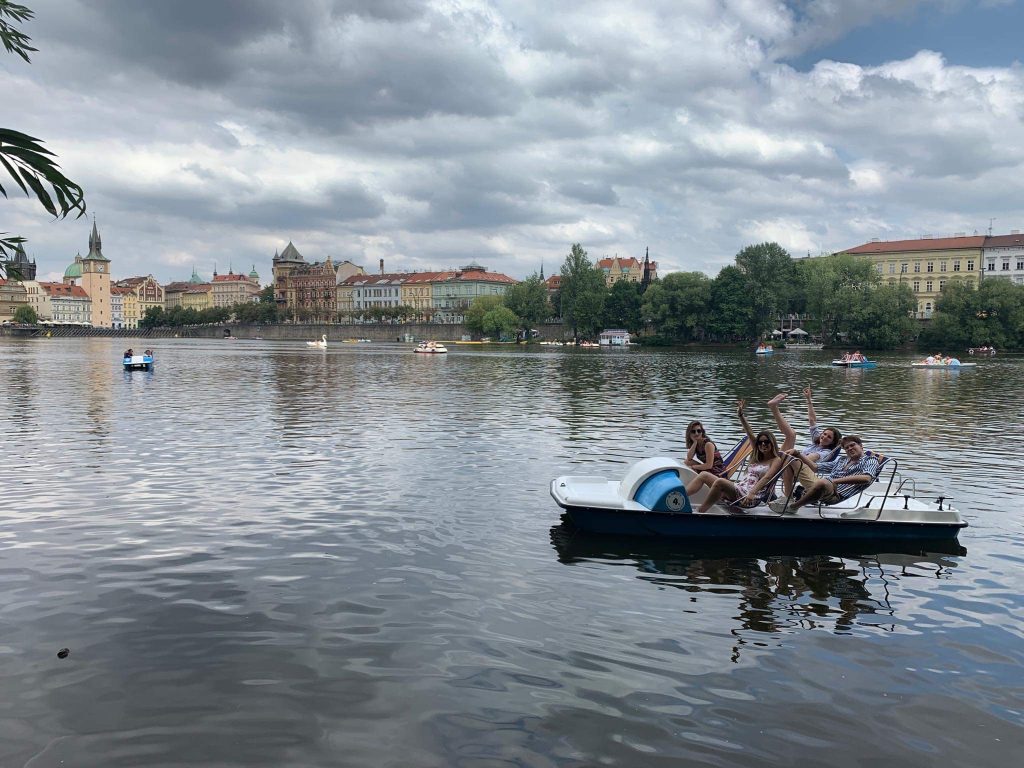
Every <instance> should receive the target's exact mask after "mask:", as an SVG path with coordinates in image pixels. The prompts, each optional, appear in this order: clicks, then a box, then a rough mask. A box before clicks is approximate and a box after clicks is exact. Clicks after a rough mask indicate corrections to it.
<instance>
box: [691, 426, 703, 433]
mask: <svg viewBox="0 0 1024 768" xmlns="http://www.w3.org/2000/svg"><path fill="white" fill-rule="evenodd" d="M690 434H691V435H703V434H704V430H703V429H701V428H700V427H694V428H693V429H691V430H690Z"/></svg>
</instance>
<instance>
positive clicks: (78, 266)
mask: <svg viewBox="0 0 1024 768" xmlns="http://www.w3.org/2000/svg"><path fill="white" fill-rule="evenodd" d="M81 276H82V262H80V261H75V262H72V264H71V266H70V267H68V268H67V269H65V270H64V277H72V278H79V277H81Z"/></svg>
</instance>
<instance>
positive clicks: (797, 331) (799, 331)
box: [789, 328, 807, 336]
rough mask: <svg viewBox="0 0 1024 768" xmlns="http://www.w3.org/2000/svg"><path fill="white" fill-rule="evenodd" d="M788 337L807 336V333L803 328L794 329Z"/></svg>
mask: <svg viewBox="0 0 1024 768" xmlns="http://www.w3.org/2000/svg"><path fill="white" fill-rule="evenodd" d="M789 335H790V336H806V335H807V331H805V330H804V329H803V328H794V329H793V330H792V331H790V332H789Z"/></svg>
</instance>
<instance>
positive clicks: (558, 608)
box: [0, 339, 1024, 768]
mask: <svg viewBox="0 0 1024 768" xmlns="http://www.w3.org/2000/svg"><path fill="white" fill-rule="evenodd" d="M136 341H138V344H137V345H136V346H137V347H140V346H141V345H142V344H143V343H144V342H143V341H142V340H136ZM123 344H124V341H123V340H122V341H118V340H109V339H66V340H64V339H61V340H58V339H49V340H47V339H26V340H17V339H0V407H2V409H3V412H4V414H5V420H4V423H5V429H4V430H3V431H4V435H3V441H2V443H0V444H2V446H3V463H4V476H3V479H2V481H0V569H2V577H3V584H4V589H3V591H2V592H0V632H2V636H0V670H2V677H0V765H3V766H20V765H26V766H33V767H35V768H38V767H39V766H57V765H74V766H105V767H107V768H109V767H110V766H140V765H146V766H186V765H187V766H257V765H267V766H480V767H481V768H490V767H492V766H543V767H548V766H595V765H608V766H661V765H665V766H669V765H671V766H679V765H709V766H712V765H713V766H763V765H792V764H795V763H796V761H797V760H799V761H800V764H802V765H822V764H829V765H832V766H861V765H866V764H877V765H898V766H934V765H953V766H961V765H962V766H999V768H1004V767H1005V766H1007V765H1010V764H1013V763H1014V762H1016V761H1017V760H1018V759H1019V756H1020V753H1021V748H1022V746H1024V726H1022V723H1024V714H1022V710H1024V642H1022V640H1024V628H1022V623H1021V622H1022V615H1024V612H1022V607H1024V600H1022V597H1021V594H1022V592H1024V577H1022V567H1021V566H1022V564H1024V550H1022V548H1021V545H1020V542H1021V540H1022V535H1024V524H1022V521H1021V504H1020V501H1019V498H1020V496H1019V494H1020V492H1021V480H1020V477H1021V475H1020V472H1019V467H1018V466H1017V465H1018V464H1019V452H1020V451H1019V449H1018V448H1017V447H1016V446H1017V444H1018V441H1019V439H1020V435H1021V432H1022V429H1024V408H1022V401H1021V394H1020V391H1021V390H1020V384H1021V381H1024V358H1022V357H1013V356H1000V357H996V358H994V359H983V360H979V361H978V362H979V365H978V367H977V369H975V370H972V371H962V372H960V373H949V372H945V371H922V370H912V369H910V368H909V367H908V363H909V362H910V358H909V357H907V356H898V355H889V356H881V357H880V366H879V367H878V368H877V369H875V370H844V369H835V368H832V367H830V366H829V365H828V360H829V354H828V353H827V352H822V353H817V352H779V353H777V354H775V355H774V356H772V357H771V358H770V359H763V360H762V359H756V358H755V357H754V356H753V355H752V354H749V353H748V352H745V351H744V352H723V351H709V350H674V351H655V350H645V349H643V348H634V349H631V350H578V351H574V350H563V349H549V348H540V349H534V350H530V351H526V350H515V349H503V350H500V351H498V350H491V349H485V348H481V347H476V348H474V347H464V346H452V347H451V352H450V353H449V354H448V355H447V356H446V357H445V356H425V355H414V354H412V353H411V350H410V348H409V347H408V346H400V345H397V344H393V345H385V344H333V343H332V344H331V346H330V347H329V348H328V349H327V350H316V349H307V348H306V347H305V345H303V344H301V343H298V344H296V343H294V342H293V343H285V342H262V341H236V342H232V341H219V340H210V341H198V340H161V341H160V342H159V343H158V347H157V349H156V356H157V366H156V369H155V370H154V371H153V372H150V373H146V372H133V373H125V372H123V371H121V370H120V352H121V346H120V345H123ZM806 385H810V386H812V387H813V389H814V392H815V402H816V405H817V410H818V415H819V421H820V422H821V423H823V424H826V425H827V424H835V425H837V426H838V427H839V428H840V429H841V430H842V431H843V432H856V433H859V434H861V435H862V436H863V437H864V440H865V443H866V444H867V445H868V446H869V447H876V448H880V449H882V450H884V451H885V452H886V453H889V454H892V455H894V456H897V457H898V458H899V460H900V465H901V469H902V470H904V471H905V472H907V473H909V474H911V475H913V476H914V477H916V478H917V483H918V488H919V489H920V491H921V492H922V493H926V492H927V493H934V494H936V495H938V494H942V495H945V496H947V497H953V498H954V499H955V500H956V501H955V504H956V505H957V506H958V507H959V508H961V509H962V510H963V512H964V515H965V517H966V519H967V520H968V521H969V523H970V527H969V528H968V529H966V531H964V532H963V533H962V534H961V536H960V545H961V546H962V547H963V549H962V550H953V551H951V552H947V553H914V552H909V553H908V552H904V553H893V552H879V551H870V552H855V553H853V554H851V553H848V552H835V551H830V550H828V549H827V548H823V549H821V550H820V551H812V552H806V551H804V552H799V553H793V552H791V551H790V552H787V551H786V550H785V548H780V545H768V546H766V547H765V548H764V550H763V551H749V550H747V551H740V550H730V548H729V547H728V546H722V545H719V546H716V547H714V548H711V547H700V546H694V545H689V546H685V545H675V546H673V545H666V544H660V545H659V544H654V543H645V542H642V541H641V542H639V543H638V542H621V543H616V542H608V541H606V540H594V539H588V538H587V537H585V536H582V535H576V536H573V535H570V533H569V532H568V531H567V530H566V529H565V528H564V527H563V526H562V525H561V524H560V514H559V510H558V508H557V507H556V506H555V504H554V502H553V501H552V500H551V498H550V497H549V495H548V483H549V481H550V479H551V478H552V477H553V476H555V475H559V474H567V473H568V474H602V475H608V476H609V477H616V476H619V475H621V473H622V472H623V471H624V470H625V468H626V467H627V466H628V465H629V464H630V463H631V462H633V461H635V460H638V459H641V458H644V457H646V456H650V455H666V454H669V455H677V456H678V455H681V452H682V447H681V445H682V434H683V430H684V428H685V425H686V423H687V422H688V421H689V420H690V419H691V418H701V419H703V420H704V422H705V425H706V426H707V427H708V429H709V431H710V433H711V434H712V436H713V437H716V438H717V439H718V441H719V443H720V444H724V445H729V444H731V442H732V441H733V440H734V439H735V438H736V437H738V436H739V433H740V428H739V425H738V424H737V423H736V420H735V417H734V411H733V406H734V402H735V399H736V398H737V397H746V398H747V399H748V401H749V402H750V405H749V406H748V411H749V414H750V417H751V421H752V423H753V424H754V426H755V428H757V427H759V426H762V425H763V426H770V421H769V414H768V411H767V409H766V408H764V406H763V404H764V402H765V401H766V400H767V399H768V398H769V397H771V396H772V395H774V394H775V393H777V392H779V391H788V392H790V393H791V399H790V401H789V402H787V403H786V404H785V407H786V412H787V414H789V415H790V417H791V421H792V423H793V424H794V426H795V427H797V428H798V431H801V432H802V431H803V430H804V429H805V428H806V414H805V411H804V410H803V403H802V397H801V395H800V389H801V388H802V387H803V386H806ZM997 449H998V450H997ZM62 648H67V649H68V650H69V654H68V655H67V657H66V658H58V655H57V652H58V651H59V650H60V649H62Z"/></svg>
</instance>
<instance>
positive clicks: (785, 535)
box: [550, 458, 967, 541]
mask: <svg viewBox="0 0 1024 768" xmlns="http://www.w3.org/2000/svg"><path fill="white" fill-rule="evenodd" d="M890 464H891V469H890V468H889V466H888V465H890ZM883 466H884V467H886V470H887V471H888V472H889V477H888V478H887V480H882V481H877V480H876V481H875V482H874V483H873V484H871V485H870V486H867V487H866V488H865V489H864V490H862V491H861V492H860V493H858V494H855V495H854V496H852V497H850V498H849V499H846V500H844V501H841V502H839V503H837V504H834V505H830V506H816V505H811V504H809V505H807V506H804V507H801V508H800V509H798V510H796V512H794V513H790V514H780V513H778V512H776V511H774V510H773V509H772V508H770V507H769V506H767V505H762V506H757V507H753V508H750V509H739V508H737V507H733V506H729V505H727V504H721V503H719V504H715V505H713V506H712V507H711V509H709V510H708V511H707V512H702V513H698V512H694V508H695V507H696V506H698V505H699V502H700V501H701V500H703V498H704V495H705V494H706V493H707V489H706V488H701V489H700V490H699V491H698V492H697V493H696V494H694V496H693V497H690V496H689V495H688V494H687V493H686V483H687V482H688V481H689V480H691V479H692V478H693V477H694V472H693V470H691V469H690V468H689V467H687V466H686V465H685V464H682V463H681V462H679V461H677V460H676V459H671V458H651V459H643V460H642V461H639V462H637V463H636V464H634V465H633V466H631V467H630V468H629V469H628V470H627V471H626V474H625V476H624V477H623V478H622V480H609V479H607V478H605V477H592V476H578V477H577V476H567V475H566V476H562V477H556V478H555V479H554V480H552V481H551V488H550V491H551V496H552V498H553V499H554V500H555V502H556V503H557V504H558V505H559V506H560V507H562V508H563V509H564V510H565V512H566V517H567V518H568V519H569V520H570V521H571V522H572V523H573V524H574V525H575V526H576V527H577V528H579V529H581V530H584V531H588V532H590V533H599V534H609V535H616V536H654V537H658V538H674V539H692V540H698V539H699V540H705V539H718V540H721V539H724V538H728V539H751V540H757V541H768V540H771V541H776V540H815V541H825V540H834V541H862V540H868V539H870V540H900V541H906V540H911V539H913V540H921V541H928V540H934V541H941V540H950V539H955V538H956V537H957V535H958V534H959V533H960V530H961V529H962V528H965V527H967V523H966V522H964V521H963V519H962V518H961V517H960V513H959V512H958V511H957V510H956V509H954V508H953V507H951V506H950V505H949V504H948V503H947V501H946V499H945V498H944V497H941V496H940V497H939V498H937V499H935V500H934V501H931V500H927V501H925V500H920V499H917V498H913V497H912V496H911V495H910V491H911V490H914V491H915V492H916V486H915V485H914V483H913V481H912V480H910V479H902V478H901V479H900V482H899V484H898V485H897V487H896V488H895V489H893V483H894V481H895V479H896V469H897V462H896V460H895V459H891V458H890V459H888V460H887V461H885V462H884V463H883Z"/></svg>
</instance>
